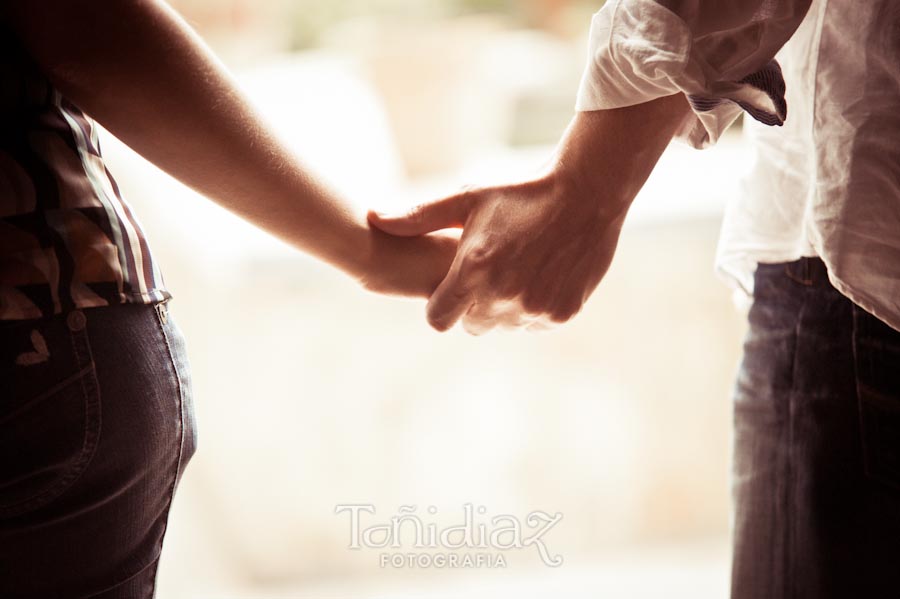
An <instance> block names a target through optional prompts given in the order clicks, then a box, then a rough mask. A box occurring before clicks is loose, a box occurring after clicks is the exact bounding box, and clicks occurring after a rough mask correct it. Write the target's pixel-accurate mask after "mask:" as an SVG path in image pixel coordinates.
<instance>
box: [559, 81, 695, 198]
mask: <svg viewBox="0 0 900 599" xmlns="http://www.w3.org/2000/svg"><path fill="white" fill-rule="evenodd" d="M689 112H690V107H689V105H688V103H687V100H686V99H685V97H684V95H682V94H676V95H673V96H667V97H664V98H659V99H657V100H653V101H651V102H647V103H644V104H639V105H635V106H628V107H625V108H616V109H611V110H597V111H590V112H579V113H577V114H576V115H575V118H574V119H573V120H572V122H571V124H570V125H569V128H568V129H567V130H566V132H565V134H564V135H563V138H562V140H561V141H560V144H559V147H558V150H557V155H556V161H555V163H554V165H553V172H554V174H555V175H558V176H561V177H563V178H564V179H565V180H566V182H567V184H568V185H572V186H574V187H575V189H576V190H577V193H578V194H579V195H581V196H582V197H585V198H598V199H601V203H600V205H599V206H598V207H599V208H601V209H602V210H604V211H609V212H610V214H616V213H622V216H624V212H625V211H627V210H628V207H629V206H630V205H631V202H632V201H633V200H634V198H635V196H636V195H637V193H638V191H640V189H641V187H643V185H644V183H645V182H646V180H647V177H649V176H650V172H651V171H652V170H653V167H654V166H656V163H657V161H658V160H659V157H660V156H661V155H662V153H663V151H664V150H665V149H666V146H668V144H669V142H670V141H671V140H672V136H673V135H675V132H676V130H677V128H678V126H679V125H680V124H681V123H682V122H683V120H684V118H685V117H686V116H687V115H688V113H689Z"/></svg>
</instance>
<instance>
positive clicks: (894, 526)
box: [732, 258, 900, 599]
mask: <svg viewBox="0 0 900 599" xmlns="http://www.w3.org/2000/svg"><path fill="white" fill-rule="evenodd" d="M755 285H756V289H755V294H754V295H755V297H754V303H753V305H752V307H751V309H750V314H749V321H750V330H749V332H748V334H747V338H746V342H745V345H744V358H743V362H742V365H741V369H740V374H739V376H738V381H737V385H736V393H735V403H734V427H735V428H734V431H735V437H734V473H733V474H734V478H733V490H734V499H735V512H734V561H733V570H732V598H733V599H788V598H790V599H812V598H815V599H829V598H832V597H833V598H841V599H846V598H853V597H865V598H866V599H881V598H887V597H898V596H900V332H897V331H895V330H894V329H892V328H890V327H888V326H887V325H886V324H884V323H883V322H881V321H880V320H878V319H877V318H875V317H874V316H872V315H870V314H869V313H867V312H866V311H865V310H862V309H861V308H859V307H858V306H856V305H855V304H853V303H852V302H851V301H850V300H848V299H847V298H846V297H844V296H843V295H841V294H840V293H839V292H838V291H837V290H836V289H834V287H832V286H831V284H830V283H829V281H828V273H827V271H826V267H825V265H824V264H823V263H822V262H821V261H820V260H818V259H816V258H802V259H800V260H798V261H796V262H791V263H787V264H760V265H759V268H758V270H757V273H756V279H755Z"/></svg>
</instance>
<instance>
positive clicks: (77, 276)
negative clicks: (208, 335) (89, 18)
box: [0, 32, 170, 320]
mask: <svg viewBox="0 0 900 599" xmlns="http://www.w3.org/2000/svg"><path fill="white" fill-rule="evenodd" d="M0 110H2V112H3V115H4V118H3V120H2V123H0V320H20V319H28V318H40V317H43V316H50V315H53V314H59V313H61V312H64V311H67V310H70V309H72V308H76V307H77V308H89V307H95V306H107V305H114V304H121V303H143V304H153V303H158V302H161V301H164V300H167V299H169V297H170V295H169V293H168V291H166V289H165V286H164V284H163V280H162V275H161V274H160V272H159V268H158V267H157V265H156V263H155V261H154V260H153V256H152V254H151V252H150V247H149V246H148V244H147V240H146V237H145V236H144V233H143V231H142V230H141V227H140V225H139V224H138V221H137V219H136V218H135V216H134V214H133V213H132V211H131V209H130V208H129V206H128V204H127V203H126V202H125V201H124V200H123V199H122V195H121V193H120V191H119V188H118V186H117V185H116V182H115V180H114V179H113V177H112V175H111V174H110V172H109V170H107V168H106V165H105V164H104V162H103V157H102V155H101V153H100V143H99V140H98V138H97V127H96V125H95V124H94V122H93V121H92V120H91V119H90V118H89V117H87V116H86V115H85V114H84V113H83V112H81V110H79V109H78V107H77V106H75V105H74V104H72V103H71V102H70V101H68V100H67V99H66V98H64V97H63V96H61V95H60V93H59V92H58V91H57V90H56V89H54V88H53V87H52V86H51V85H50V84H49V82H48V81H47V80H46V78H45V77H44V76H43V75H42V74H41V72H40V70H39V69H38V68H37V67H36V66H35V65H34V64H33V62H32V61H31V60H29V58H28V57H27V55H26V54H25V52H24V50H23V49H22V48H21V47H20V46H19V45H18V44H17V43H16V42H15V40H14V38H13V37H12V36H11V35H8V34H3V32H0Z"/></svg>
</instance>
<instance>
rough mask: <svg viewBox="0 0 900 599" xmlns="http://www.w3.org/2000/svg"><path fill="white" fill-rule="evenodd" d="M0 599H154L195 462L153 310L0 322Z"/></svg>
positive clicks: (174, 331) (175, 373) (164, 335)
mask: <svg viewBox="0 0 900 599" xmlns="http://www.w3.org/2000/svg"><path fill="white" fill-rule="evenodd" d="M0 388H2V394H0V597H3V598H4V599H18V598H37V597H40V598H41V599H54V598H65V599H74V598H81V597H97V598H103V599H125V598H128V599H139V598H145V597H146V598H149V597H153V594H154V587H155V580H156V567H157V563H158V559H159V554H160V550H161V548H162V542H163V536H164V534H165V530H166V521H167V518H168V513H169V506H170V505H171V502H172V497H173V494H174V491H175V487H176V486H177V483H178V480H179V478H180V476H181V473H182V472H183V470H184V467H185V466H186V464H187V462H188V460H189V459H190V457H191V455H192V454H193V452H194V447H195V432H194V419H193V408H192V403H191V384H190V371H189V369H188V364H187V360H186V357H185V350H184V340H183V338H182V336H181V333H180V332H179V330H178V328H177V326H176V325H175V322H174V321H173V320H172V318H171V316H170V315H168V311H167V309H166V306H165V305H164V304H161V305H159V306H148V305H119V306H110V307H103V308H91V309H87V310H76V311H73V312H69V313H67V314H63V315H60V316H57V317H54V318H48V319H41V320H28V321H16V322H5V323H0Z"/></svg>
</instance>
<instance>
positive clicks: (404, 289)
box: [350, 228, 459, 298]
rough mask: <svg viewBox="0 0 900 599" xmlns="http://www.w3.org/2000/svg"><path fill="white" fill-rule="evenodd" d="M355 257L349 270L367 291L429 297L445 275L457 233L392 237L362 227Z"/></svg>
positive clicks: (453, 253) (452, 253)
mask: <svg viewBox="0 0 900 599" xmlns="http://www.w3.org/2000/svg"><path fill="white" fill-rule="evenodd" d="M361 239H362V248H361V251H360V253H359V257H360V259H359V261H358V264H357V265H356V267H355V268H353V269H352V270H351V271H350V274H351V276H354V277H355V278H357V279H358V280H359V282H360V283H361V284H362V285H363V287H365V288H366V289H368V290H370V291H374V292H376V293H382V294H385V295H399V296H407V297H424V298H428V297H431V294H432V293H433V292H434V290H435V289H436V288H437V286H438V285H439V284H440V282H441V281H442V280H443V279H444V277H445V276H446V275H447V271H448V270H449V268H450V264H451V263H452V262H453V257H454V256H455V255H456V248H457V245H458V244H459V241H458V239H457V237H454V236H448V235H441V234H432V235H423V236H421V237H410V238H402V237H394V236H391V235H387V234H386V233H382V232H381V231H379V230H377V229H372V228H366V229H365V231H364V232H363V233H362V235H361Z"/></svg>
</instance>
